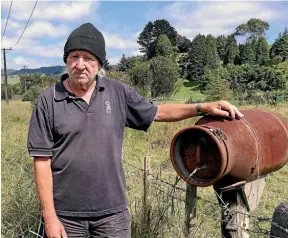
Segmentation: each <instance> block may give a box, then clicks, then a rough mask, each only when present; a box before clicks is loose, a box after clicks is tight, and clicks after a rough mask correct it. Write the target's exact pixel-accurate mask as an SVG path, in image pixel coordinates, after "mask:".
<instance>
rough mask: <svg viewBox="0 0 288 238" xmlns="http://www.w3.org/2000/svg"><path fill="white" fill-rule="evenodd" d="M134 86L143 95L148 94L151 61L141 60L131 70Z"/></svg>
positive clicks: (131, 79)
mask: <svg viewBox="0 0 288 238" xmlns="http://www.w3.org/2000/svg"><path fill="white" fill-rule="evenodd" d="M129 76H130V81H131V83H132V86H133V87H134V88H135V89H136V90H137V91H138V92H139V93H140V94H142V95H145V96H148V94H149V92H150V86H151V83H150V77H149V62H148V61H144V62H139V63H138V64H137V65H135V66H134V67H133V68H131V69H130V70H129Z"/></svg>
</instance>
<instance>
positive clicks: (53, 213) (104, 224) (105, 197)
mask: <svg viewBox="0 0 288 238" xmlns="http://www.w3.org/2000/svg"><path fill="white" fill-rule="evenodd" d="M105 57H106V52H105V41H104V38H103V36H102V34H101V32H100V31H98V30H97V29H96V28H95V27H94V26H93V25H92V24H90V23H86V24H83V25H81V26H80V27H78V28H77V29H75V30H74V31H73V32H72V33H71V34H70V36H69V37H68V39H67V42H66V44H65V47H64V62H65V63H66V66H67V70H68V74H64V75H62V77H61V81H60V82H59V83H57V84H56V85H55V87H52V88H49V89H47V90H45V91H44V92H43V93H42V94H41V95H40V97H39V98H38V101H37V103H36V105H35V107H34V110H33V113H32V117H31V121H30V127H29V135H28V149H29V153H30V155H31V156H33V157H34V167H35V181H36V185H37V189H38V195H39V198H40V203H41V208H42V214H43V220H44V223H45V231H46V235H47V237H49V238H60V237H77V238H81V237H83V238H84V237H85V238H86V237H130V214H129V211H128V210H127V200H126V197H125V189H126V188H125V178H124V172H123V168H122V160H121V154H122V142H123V134H124V128H125V126H127V127H130V128H134V129H137V130H144V131H146V130H147V129H148V128H149V126H150V125H151V123H152V122H153V121H160V122H170V121H171V122H172V121H179V120H183V119H186V118H189V117H193V116H196V115H198V114H199V113H209V114H212V115H218V116H224V117H226V116H230V117H232V118H235V117H242V114H241V113H240V112H239V111H238V109H237V108H236V107H235V106H233V105H231V104H230V103H228V102H226V101H219V102H212V103H202V104H197V105H193V104H166V105H159V106H157V105H153V104H151V103H149V102H147V100H146V99H145V98H144V97H142V96H140V95H139V94H138V93H136V92H135V91H134V90H132V89H130V88H128V87H127V86H126V85H124V84H122V83H120V82H118V81H116V80H110V79H108V78H105V77H99V76H97V74H98V73H99V70H100V68H101V67H102V66H103V63H104V61H105Z"/></svg>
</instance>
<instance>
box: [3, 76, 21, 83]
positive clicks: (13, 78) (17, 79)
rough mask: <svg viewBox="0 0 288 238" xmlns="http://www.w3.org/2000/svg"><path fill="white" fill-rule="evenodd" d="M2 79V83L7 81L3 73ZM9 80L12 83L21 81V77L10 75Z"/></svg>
mask: <svg viewBox="0 0 288 238" xmlns="http://www.w3.org/2000/svg"><path fill="white" fill-rule="evenodd" d="M1 81H2V83H4V82H5V78H4V75H1ZM7 82H8V84H11V85H13V84H16V83H19V82H20V77H19V76H18V75H8V77H7Z"/></svg>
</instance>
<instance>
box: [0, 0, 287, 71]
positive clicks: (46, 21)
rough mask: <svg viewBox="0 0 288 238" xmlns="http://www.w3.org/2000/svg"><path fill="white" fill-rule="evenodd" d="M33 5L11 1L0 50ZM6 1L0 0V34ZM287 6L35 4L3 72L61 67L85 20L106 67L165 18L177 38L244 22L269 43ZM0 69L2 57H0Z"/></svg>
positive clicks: (228, 29)
mask: <svg viewBox="0 0 288 238" xmlns="http://www.w3.org/2000/svg"><path fill="white" fill-rule="evenodd" d="M34 3H35V1H17V0H14V1H13V5H12V10H11V13H10V18H9V22H8V25H7V28H6V32H5V36H4V38H3V41H2V43H1V48H3V47H5V48H9V47H12V46H13V45H14V44H15V43H16V42H17V40H18V38H19V36H20V35H21V33H22V31H23V29H24V26H25V24H26V22H27V20H28V18H29V15H30V13H31V11H32V9H33V6H34ZM9 7H10V1H2V2H1V35H2V33H3V30H4V27H5V23H6V19H7V16H8V11H9ZM287 13H288V2H287V1H286V2H276V1H273V2H267V1H263V2H261V1H254V2H252V1H247V2H243V1H232V2H231V1H230V2H229V1H226V2H225V1H211V2H208V1H194V2H193V1H185V2H180V1H177V2H173V1H169V2H163V1H160V2H157V1H149V2H144V1H135V2H131V1H127V2H120V1H116V2H112V1H100V2H97V1H41V0H39V2H38V4H37V6H36V9H35V11H34V14H33V16H32V19H31V21H30V23H29V25H28V27H27V29H26V31H25V33H24V35H23V37H22V38H21V40H20V42H19V43H18V44H17V45H16V46H15V47H14V48H13V50H12V51H10V52H9V53H8V54H7V68H9V69H10V68H13V69H21V68H22V67H23V65H26V66H28V68H38V67H41V66H54V65H64V63H63V60H62V55H63V47H64V44H65V41H66V39H67V37H68V35H69V34H70V32H71V31H72V30H73V29H75V28H76V27H78V26H79V25H81V24H83V23H85V22H91V23H93V24H94V25H95V26H96V27H97V28H98V29H99V30H100V31H101V32H102V33H103V34H104V37H105V40H106V48H107V58H108V60H109V62H110V64H116V63H117V62H119V59H120V58H121V56H122V54H123V53H124V54H125V55H126V56H131V55H137V54H140V52H139V47H140V46H139V45H138V44H137V37H138V36H139V33H140V32H141V31H142V30H143V28H144V27H145V25H146V24H147V23H148V22H149V21H154V20H156V19H166V20H168V21H169V22H170V24H171V25H172V26H173V27H174V28H175V29H176V30H177V32H178V33H179V34H181V35H184V36H186V37H188V38H189V39H191V40H192V39H193V38H194V37H195V35H197V34H198V33H201V34H212V35H214V36H217V35H220V34H224V35H227V34H230V33H232V32H233V31H234V30H235V28H236V27H237V26H238V25H240V24H242V23H246V22H247V21H248V20H249V19H250V18H260V19H262V20H265V21H267V22H268V23H269V24H270V29H269V31H268V32H267V40H268V42H269V43H270V44H271V43H273V42H274V40H275V38H276V37H277V36H278V34H279V33H280V32H283V31H284V28H285V27H287V28H288V14H287ZM1 61H2V68H3V59H2V56H1Z"/></svg>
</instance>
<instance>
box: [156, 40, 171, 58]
mask: <svg viewBox="0 0 288 238" xmlns="http://www.w3.org/2000/svg"><path fill="white" fill-rule="evenodd" d="M156 55H157V56H164V57H171V58H173V60H175V55H174V51H173V47H172V45H171V42H170V40H169V38H168V37H167V36H166V35H161V36H160V37H159V39H158V41H157V45H156Z"/></svg>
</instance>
